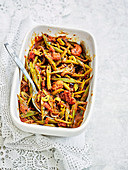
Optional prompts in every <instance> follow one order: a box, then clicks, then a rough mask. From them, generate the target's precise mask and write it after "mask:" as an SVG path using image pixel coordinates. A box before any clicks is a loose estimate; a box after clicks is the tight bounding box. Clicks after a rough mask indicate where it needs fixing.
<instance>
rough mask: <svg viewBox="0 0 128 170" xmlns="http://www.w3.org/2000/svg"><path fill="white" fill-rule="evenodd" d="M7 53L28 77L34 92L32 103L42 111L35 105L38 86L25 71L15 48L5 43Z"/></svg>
mask: <svg viewBox="0 0 128 170" xmlns="http://www.w3.org/2000/svg"><path fill="white" fill-rule="evenodd" d="M4 46H5V48H6V50H7V52H8V53H9V55H10V56H11V57H12V59H13V60H14V61H15V63H16V64H17V66H18V67H19V68H20V69H21V71H22V72H23V74H24V75H25V76H26V78H27V79H28V80H29V82H30V83H31V85H32V89H33V92H32V103H33V105H34V107H35V108H36V109H37V110H38V111H39V112H41V111H40V109H39V108H38V107H37V106H36V104H35V97H36V95H37V93H38V92H37V90H36V86H35V84H34V82H33V80H32V79H31V77H30V76H29V74H28V72H27V70H26V69H25V67H24V65H23V64H22V62H21V61H20V59H19V58H18V56H17V55H16V52H15V51H14V50H13V48H12V47H11V46H10V45H9V44H8V43H5V44H4Z"/></svg>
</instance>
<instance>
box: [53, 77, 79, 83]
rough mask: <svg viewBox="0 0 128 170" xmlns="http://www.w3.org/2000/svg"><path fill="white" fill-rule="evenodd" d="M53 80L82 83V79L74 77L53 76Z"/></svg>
mask: <svg viewBox="0 0 128 170" xmlns="http://www.w3.org/2000/svg"><path fill="white" fill-rule="evenodd" d="M52 80H62V81H63V82H65V83H79V84H81V83H82V82H81V81H79V80H75V79H72V78H52Z"/></svg>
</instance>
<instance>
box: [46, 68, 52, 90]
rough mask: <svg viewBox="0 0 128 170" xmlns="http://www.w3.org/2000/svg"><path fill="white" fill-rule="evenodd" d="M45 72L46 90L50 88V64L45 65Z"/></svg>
mask: <svg viewBox="0 0 128 170" xmlns="http://www.w3.org/2000/svg"><path fill="white" fill-rule="evenodd" d="M46 74H47V88H48V90H50V89H51V66H49V65H48V66H47V70H46Z"/></svg>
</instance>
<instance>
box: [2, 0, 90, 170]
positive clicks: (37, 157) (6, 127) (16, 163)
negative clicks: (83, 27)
mask: <svg viewBox="0 0 128 170" xmlns="http://www.w3.org/2000/svg"><path fill="white" fill-rule="evenodd" d="M42 2H43V1H42ZM42 2H39V1H38V2H37V1H34V0H33V1H6V3H4V5H3V7H5V9H6V8H7V7H6V5H8V4H9V5H10V6H9V8H10V10H9V12H10V15H11V16H12V20H11V23H10V25H11V26H10V30H9V33H8V34H7V37H6V40H5V42H8V43H9V44H10V45H11V46H12V47H13V49H14V50H15V51H16V53H17V54H19V50H20V47H21V44H22V41H23V39H24V36H25V34H26V32H27V31H28V30H29V29H30V28H32V26H33V25H36V23H40V24H51V25H53V24H54V25H57V23H61V17H62V16H63V15H67V14H69V13H70V8H69V3H70V2H71V1H59V0H58V1H56V3H53V1H45V2H44V3H42ZM11 8H12V9H13V10H12V9H11ZM7 9H8V8H7ZM53 11H54V12H53ZM62 11H63V13H62ZM2 15H3V16H4V13H3V14H2ZM15 67H16V65H15V63H14V62H13V60H12V59H11V57H10V56H9V55H8V54H7V52H6V50H5V49H4V47H3V46H2V47H1V62H0V116H1V121H2V125H1V128H2V138H1V139H2V140H3V142H4V145H5V147H3V148H2V149H3V151H4V150H6V152H4V153H6V154H5V159H3V160H1V161H3V162H0V163H1V165H0V167H1V168H3V167H2V166H4V168H12V169H27V168H32V169H57V168H58V169H66V170H75V169H76V170H77V169H79V170H80V169H83V168H87V167H89V166H90V164H91V162H90V159H89V153H88V151H89V147H88V145H87V144H86V142H85V132H83V133H82V134H80V135H78V136H76V137H70V138H61V137H49V136H43V135H39V134H38V135H37V134H31V133H27V132H23V131H21V130H20V129H18V128H17V127H16V126H15V125H14V124H13V122H12V120H11V117H10V110H9V109H10V93H11V84H12V77H13V73H14V69H15ZM79 141H81V142H79ZM78 143H79V144H80V145H79V146H78ZM2 153H3V152H2Z"/></svg>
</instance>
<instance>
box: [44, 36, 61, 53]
mask: <svg viewBox="0 0 128 170" xmlns="http://www.w3.org/2000/svg"><path fill="white" fill-rule="evenodd" d="M42 36H43V39H44V42H45V44H46V47H47V48H48V49H49V48H50V47H52V48H54V49H55V51H56V52H58V53H62V52H63V50H61V49H59V48H57V47H54V46H52V45H50V44H49V43H48V41H47V37H46V36H45V35H44V34H42Z"/></svg>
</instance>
